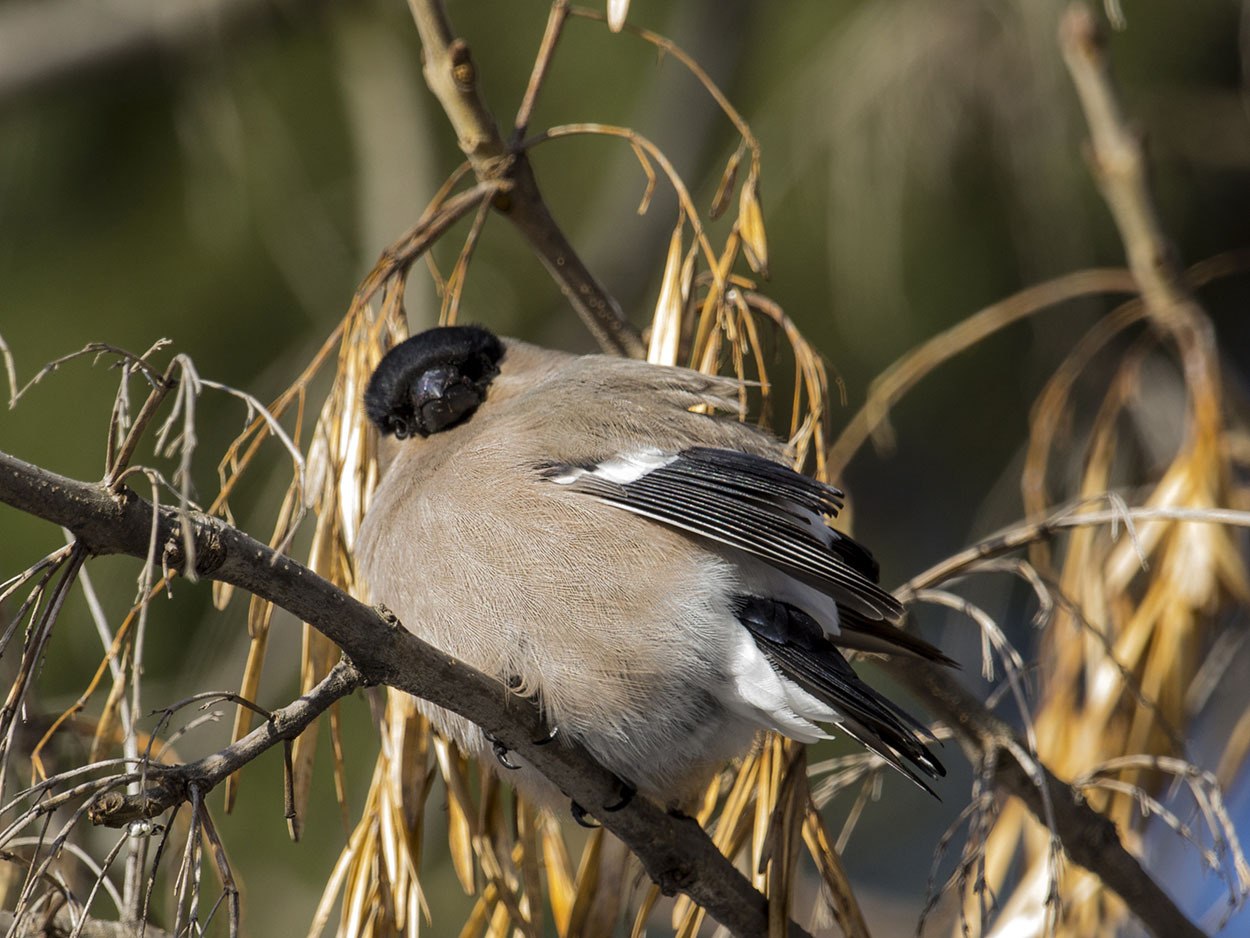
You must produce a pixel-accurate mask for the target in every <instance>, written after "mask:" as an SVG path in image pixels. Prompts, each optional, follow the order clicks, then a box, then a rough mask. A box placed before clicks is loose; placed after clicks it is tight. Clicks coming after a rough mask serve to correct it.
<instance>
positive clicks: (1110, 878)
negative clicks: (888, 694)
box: [887, 659, 1204, 938]
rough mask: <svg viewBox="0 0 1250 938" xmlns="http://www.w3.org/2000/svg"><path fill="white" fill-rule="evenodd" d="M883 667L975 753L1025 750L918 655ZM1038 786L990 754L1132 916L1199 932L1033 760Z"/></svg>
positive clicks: (1013, 787) (1104, 822)
mask: <svg viewBox="0 0 1250 938" xmlns="http://www.w3.org/2000/svg"><path fill="white" fill-rule="evenodd" d="M887 669H888V670H889V671H890V673H892V674H893V675H895V676H896V677H897V678H898V679H899V680H901V681H902V682H903V683H905V684H906V685H907V686H908V687H910V688H911V689H912V690H913V691H914V692H915V693H916V694H917V695H919V696H920V698H921V699H922V700H923V701H924V702H925V705H926V706H927V707H928V708H929V710H930V711H931V712H933V714H934V715H935V716H937V717H938V718H939V719H941V720H942V721H943V722H944V723H946V724H947V725H948V726H950V728H951V729H952V730H953V731H954V733H955V736H956V737H957V738H958V740H959V742H960V744H961V745H962V746H963V747H964V749H965V750H966V751H967V752H968V753H969V754H970V755H971V756H972V757H973V758H974V759H975V758H979V757H981V756H983V755H985V754H986V753H990V752H994V751H1004V753H1003V754H1004V755H1005V756H1006V752H1005V751H1006V750H1015V751H1016V752H1022V751H1026V750H1027V747H1026V746H1025V745H1024V743H1023V741H1021V740H1020V739H1019V738H1018V737H1017V736H1016V734H1015V731H1014V730H1013V729H1012V728H1011V727H1010V726H1009V725H1008V724H1007V723H1005V722H1004V721H1003V720H1001V719H999V718H998V717H997V716H995V715H994V714H993V713H991V712H990V711H989V710H987V709H986V708H985V706H984V705H982V703H981V702H980V701H979V700H977V699H976V698H975V697H973V696H972V695H971V694H970V693H968V691H966V690H965V689H964V688H963V687H962V686H961V685H960V684H959V682H958V681H957V680H956V679H955V678H954V677H952V676H951V674H950V673H949V672H947V671H944V670H942V669H941V668H939V667H937V666H935V665H932V664H929V663H928V662H923V661H913V660H909V659H894V660H892V661H890V662H889V663H888V664H887ZM1036 766H1037V770H1038V771H1040V773H1041V779H1040V780H1039V781H1040V782H1041V785H1044V786H1045V793H1043V790H1042V787H1040V786H1039V784H1037V782H1035V781H1034V779H1033V778H1031V777H1030V775H1029V773H1028V771H1026V769H1025V767H1024V766H1023V765H1021V764H1020V761H1019V760H1017V759H1015V758H1014V757H1010V756H1008V757H1006V758H1000V759H998V760H997V772H996V780H997V782H998V784H999V785H1000V786H1002V788H1003V790H1004V791H1006V792H1008V793H1009V794H1011V795H1014V796H1015V797H1017V798H1019V799H1020V801H1021V802H1022V803H1023V804H1024V806H1025V807H1026V808H1028V810H1029V812H1030V813H1031V814H1032V815H1033V816H1034V817H1035V818H1037V819H1038V821H1040V822H1041V823H1042V824H1044V825H1050V824H1053V825H1054V831H1053V832H1054V834H1055V836H1057V837H1058V838H1059V841H1060V843H1062V844H1063V850H1064V853H1066V854H1067V855H1068V857H1069V858H1070V859H1071V860H1072V861H1073V862H1074V863H1078V864H1080V865H1081V866H1083V867H1085V868H1086V869H1087V870H1089V871H1090V872H1092V873H1094V874H1095V875H1096V876H1097V877H1098V878H1099V879H1100V880H1102V883H1103V885H1105V886H1106V887H1107V888H1108V889H1111V890H1113V891H1114V892H1115V893H1116V894H1117V895H1118V896H1119V897H1120V898H1121V899H1123V900H1124V902H1125V904H1126V905H1127V906H1128V907H1129V909H1130V910H1131V911H1132V913H1133V914H1134V915H1135V916H1136V917H1137V920H1138V921H1139V922H1141V923H1142V925H1144V926H1145V927H1146V928H1147V929H1149V930H1150V932H1151V933H1152V934H1154V935H1155V936H1157V938H1173V936H1175V938H1204V933H1203V932H1202V930H1201V929H1199V928H1198V926H1196V925H1194V924H1193V923H1192V922H1190V921H1189V919H1187V918H1186V917H1185V915H1184V913H1183V912H1181V910H1180V909H1179V908H1177V906H1176V903H1175V902H1173V901H1172V899H1171V898H1170V897H1169V896H1168V894H1167V893H1166V892H1164V891H1163V889H1162V888H1161V887H1160V886H1159V884H1158V883H1156V882H1155V881H1154V880H1153V879H1152V878H1151V877H1150V875H1149V874H1148V873H1147V872H1146V871H1145V870H1144V869H1142V866H1141V864H1140V863H1138V862H1137V858H1136V857H1134V856H1133V855H1132V854H1131V853H1129V852H1128V850H1126V849H1125V848H1124V844H1123V843H1121V841H1120V838H1119V835H1118V834H1117V833H1116V829H1115V825H1114V824H1112V823H1111V821H1109V820H1108V819H1107V818H1106V817H1104V816H1103V815H1101V814H1099V813H1098V812H1097V811H1095V810H1094V809H1093V808H1091V807H1090V806H1089V805H1087V804H1086V803H1085V802H1084V801H1083V800H1082V799H1081V798H1080V797H1079V796H1078V795H1077V793H1076V792H1075V791H1074V790H1073V788H1072V786H1070V785H1067V784H1065V783H1064V782H1062V781H1060V780H1059V779H1058V778H1056V777H1055V776H1054V774H1052V773H1051V771H1050V770H1049V769H1048V768H1046V766H1045V765H1043V764H1042V762H1041V761H1040V760H1038V761H1037V763H1036Z"/></svg>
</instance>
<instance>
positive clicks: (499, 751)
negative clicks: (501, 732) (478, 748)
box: [483, 733, 520, 772]
mask: <svg viewBox="0 0 1250 938" xmlns="http://www.w3.org/2000/svg"><path fill="white" fill-rule="evenodd" d="M483 735H484V736H485V737H486V741H487V742H488V743H490V748H491V751H492V752H494V754H495V761H496V762H498V763H499V764H500V765H502V766H503V767H504V768H505V769H508V770H509V771H511V772H515V771H516V770H517V769H519V768H520V766H519V765H517V764H516V763H515V762H513V761H512V760H511V759H509V758H508V753H509V751H510V750H509V749H508V747H507V746H505V745H504V744H503V741H502V740H500V739H497V738H495V737H494V736H491V735H490V734H489V733H484V734H483Z"/></svg>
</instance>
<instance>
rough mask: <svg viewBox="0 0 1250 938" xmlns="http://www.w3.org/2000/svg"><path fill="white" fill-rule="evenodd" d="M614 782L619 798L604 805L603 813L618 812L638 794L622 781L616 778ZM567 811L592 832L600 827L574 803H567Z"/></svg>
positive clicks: (633, 788)
mask: <svg viewBox="0 0 1250 938" xmlns="http://www.w3.org/2000/svg"><path fill="white" fill-rule="evenodd" d="M616 781H617V784H618V785H619V786H620V790H621V791H620V798H618V799H617V800H616V801H614V802H612V804H605V805H604V806H603V810H604V811H620V810H621V809H622V808H624V807H625V806H626V805H628V804H629V803H630V802H631V801H633V800H634V795H636V794H638V789H637V788H635V787H634V786H633V785H632V784H630V783H629V782H627V781H625V780H624V779H622V778H618V779H617V780H616ZM569 810H570V811H571V812H572V814H573V820H575V821H576V822H577V823H578V824H580V825H581V826H582V827H588V828H591V829H592V830H593V829H594V828H596V827H599V826H600V825H599V822H598V821H595V820H593V819H592V818H591V817H590V815H589V813H588V812H587V811H586V809H585V808H583V807H582V806H581V805H580V804H578V803H577V802H576V801H572V802H569Z"/></svg>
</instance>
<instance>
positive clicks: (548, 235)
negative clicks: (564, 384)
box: [408, 0, 645, 358]
mask: <svg viewBox="0 0 1250 938" xmlns="http://www.w3.org/2000/svg"><path fill="white" fill-rule="evenodd" d="M408 6H409V7H410V9H411V10H412V17H413V20H415V22H416V24H417V32H418V33H420V36H421V48H422V53H423V56H422V58H423V71H424V73H425V80H426V83H427V84H428V85H429V86H430V90H431V91H432V92H434V96H435V97H436V98H438V102H439V104H440V105H442V108H443V111H444V113H446V115H447V119H448V120H449V121H450V122H451V126H452V129H453V130H454V131H455V132H456V140H457V142H458V143H459V144H460V149H461V150H462V151H463V152H464V155H465V156H466V157H468V159H469V164H470V165H471V166H472V167H473V172H474V173H475V174H476V175H477V177H478V179H479V180H481V181H483V182H485V181H488V180H497V179H507V180H509V181H511V183H512V188H511V189H510V190H509V191H507V192H501V193H500V194H499V195H497V196H496V197H495V200H494V202H493V205H494V207H495V210H496V211H498V212H499V213H500V214H501V215H503V216H504V217H505V218H507V219H508V220H509V221H511V222H512V224H514V225H516V227H517V230H519V231H520V232H521V234H522V235H523V236H524V237H525V239H526V241H528V242H529V245H530V248H531V249H532V250H533V251H534V253H535V254H537V255H538V258H539V260H541V261H542V263H543V266H544V267H546V268H547V272H548V273H549V274H551V276H552V278H553V279H554V280H555V281H556V283H557V284H559V286H560V289H561V290H562V291H563V293H564V295H565V297H566V298H567V299H568V301H569V303H570V304H571V305H572V306H573V309H574V310H576V311H577V314H578V315H579V316H580V317H581V319H582V322H584V323H585V324H586V328H588V329H589V330H590V332H591V334H592V335H593V336H594V337H595V339H596V340H597V341H598V342H599V344H600V345H601V346H602V347H603V349H604V350H605V351H609V352H615V353H617V354H621V355H629V356H631V357H633V358H642V357H643V356H644V355H645V349H644V347H643V344H642V340H641V339H640V338H639V336H638V332H637V330H635V329H634V327H633V326H631V325H630V323H629V321H628V320H627V319H626V318H625V314H624V313H623V312H622V311H621V307H620V304H618V303H617V302H616V300H615V299H614V298H613V297H612V296H611V295H610V294H609V293H608V291H607V290H606V289H605V288H604V287H603V285H602V284H600V283H599V281H598V280H597V279H595V276H594V274H592V273H591V272H590V270H589V269H588V268H587V267H586V265H585V264H584V263H583V262H582V260H581V258H580V257H579V256H578V255H577V252H576V251H574V250H573V246H572V244H570V243H569V240H568V238H567V237H566V236H565V234H564V232H563V231H562V230H561V229H560V226H559V225H558V224H557V223H556V220H555V219H554V218H553V217H552V215H551V211H550V209H548V207H547V203H546V201H545V200H544V199H543V197H542V193H541V192H540V191H539V189H538V181H537V180H536V179H535V178H534V172H533V170H532V169H531V167H530V164H529V160H528V159H526V157H525V153H524V152H523V151H522V150H520V149H519V148H518V147H519V144H518V145H514V146H507V147H506V146H505V145H504V142H503V138H502V137H501V136H500V133H499V127H498V125H497V124H496V123H495V119H494V117H492V116H491V113H490V111H489V110H487V108H486V104H485V102H484V101H483V100H482V97H481V95H480V94H479V93H478V86H477V72H476V69H475V68H474V65H473V58H472V56H471V55H470V53H469V46H468V44H467V43H466V42H465V41H464V40H463V39H460V38H459V37H457V36H456V35H455V32H454V31H453V30H452V27H451V22H450V21H449V20H448V19H447V13H446V11H445V10H444V9H443V5H442V3H441V0H408ZM561 8H562V5H560V4H558V5H557V7H556V9H555V10H553V14H552V18H551V21H550V22H549V23H548V29H547V36H546V37H545V38H544V41H543V45H542V48H541V50H540V52H539V59H538V61H537V62H536V63H535V69H534V75H535V77H534V79H533V80H532V81H531V83H530V88H529V89H528V90H527V92H526V103H525V104H524V105H523V107H522V110H521V112H520V116H521V118H522V119H523V120H526V121H528V118H529V113H530V109H531V108H532V107H533V102H534V99H535V98H536V96H537V94H538V84H539V83H540V82H541V80H542V76H543V75H544V74H545V70H546V65H547V63H548V62H549V60H550V57H551V54H552V51H553V50H554V48H555V41H556V38H557V37H558V35H559V29H560V26H561V24H562V23H563V16H562V15H560V12H559V11H560V9H561Z"/></svg>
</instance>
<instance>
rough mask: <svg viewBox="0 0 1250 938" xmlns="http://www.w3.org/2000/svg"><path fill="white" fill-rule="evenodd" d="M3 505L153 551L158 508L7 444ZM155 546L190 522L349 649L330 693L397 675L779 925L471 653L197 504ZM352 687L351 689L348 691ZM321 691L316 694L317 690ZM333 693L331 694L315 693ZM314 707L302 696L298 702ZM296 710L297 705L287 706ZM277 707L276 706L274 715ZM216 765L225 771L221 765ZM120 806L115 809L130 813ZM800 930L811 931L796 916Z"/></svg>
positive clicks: (236, 571)
mask: <svg viewBox="0 0 1250 938" xmlns="http://www.w3.org/2000/svg"><path fill="white" fill-rule="evenodd" d="M0 502H4V503H6V504H9V505H11V506H13V507H14V508H16V509H18V510H20V511H23V512H26V513H27V514H31V515H34V516H36V517H39V518H43V519H44V520H46V521H50V522H52V523H54V524H59V525H62V526H63V527H66V528H68V529H69V530H70V531H71V532H73V534H74V535H75V536H76V537H77V538H79V539H80V540H81V541H82V542H83V543H84V545H86V546H87V547H88V548H89V549H90V550H91V552H92V553H94V554H100V555H103V554H124V555H128V556H131V557H136V558H139V559H147V557H148V545H149V541H150V538H151V536H152V534H153V530H152V525H153V517H154V515H153V511H152V505H151V504H150V503H148V502H147V501H145V500H144V499H142V498H140V497H139V496H138V495H136V494H135V493H134V492H132V491H130V490H128V489H124V490H122V491H121V492H119V493H116V494H113V493H110V492H109V491H108V490H107V489H106V488H105V487H103V486H101V485H98V484H92V483H87V482H80V481H77V480H74V479H69V478H66V477H64V476H60V475H56V474H55V473H51V472H48V471H47V470H44V469H41V468H39V467H38V466H34V465H31V464H30V463H27V462H24V461H23V460H20V459H18V458H16V457H14V456H10V455H8V454H5V453H0ZM155 518H156V532H155V534H156V543H157V544H158V545H160V546H159V550H160V553H161V556H159V557H156V558H153V562H154V563H156V564H158V565H164V566H166V567H168V568H169V569H173V570H178V569H181V567H182V565H183V563H184V561H185V556H186V555H185V553H184V548H183V544H184V534H183V531H182V529H181V526H182V523H183V519H184V518H185V519H186V521H187V523H189V524H190V525H191V527H192V530H191V531H190V532H189V534H190V536H191V538H192V539H193V541H194V543H195V547H196V549H195V554H194V556H195V573H196V575H197V576H200V577H204V578H206V579H213V580H218V581H220V582H223V583H229V584H232V585H234V586H237V587H241V588H242V589H245V590H247V591H249V592H251V593H253V594H255V595H257V596H260V597H262V598H264V599H268V600H270V601H272V602H274V603H276V604H277V605H279V606H281V607H282V608H284V609H286V610H287V611H288V612H290V613H292V614H293V615H294V616H296V617H297V618H299V619H302V620H303V621H305V622H308V623H309V624H311V625H312V626H313V627H314V628H316V629H317V630H318V631H320V632H321V633H322V634H324V635H325V636H326V637H327V638H329V639H330V640H331V641H333V642H335V643H336V644H337V645H338V646H339V647H340V648H342V649H343V651H344V652H345V653H346V654H347V655H348V657H349V658H350V661H351V663H350V665H349V664H343V665H341V666H340V668H339V669H337V670H339V671H340V678H336V681H338V680H339V679H341V680H342V681H343V684H338V683H333V684H331V685H323V686H322V687H319V688H318V691H322V692H324V694H325V695H331V694H339V696H342V694H341V693H339V691H340V690H342V693H348V692H350V689H351V688H350V686H348V685H351V684H352V682H353V681H355V680H357V679H358V678H356V677H354V676H353V674H354V673H358V675H359V676H360V678H362V679H363V680H364V681H367V682H371V683H379V684H387V685H389V686H391V687H395V688H397V689H399V690H403V691H406V692H408V693H410V694H414V695H416V696H419V697H422V698H424V699H426V700H429V701H431V702H432V703H434V704H437V705H438V706H440V707H445V708H447V709H449V710H452V711H454V712H456V713H459V714H461V715H462V716H464V717H467V718H468V719H470V720H472V721H473V722H474V723H476V724H478V725H479V726H481V727H482V729H484V730H485V731H486V732H488V733H490V734H492V735H493V736H495V737H497V738H498V739H499V740H501V741H502V742H503V744H504V745H505V746H507V747H508V748H509V749H511V750H514V751H516V752H517V753H518V754H519V755H521V756H522V757H523V758H525V759H526V760H527V761H529V762H530V763H531V764H533V765H534V767H535V768H537V769H538V770H539V771H540V772H542V773H543V774H544V775H545V776H546V777H547V778H549V779H550V780H551V781H552V782H554V783H555V784H556V785H557V786H558V787H559V788H560V790H561V791H563V792H564V793H565V794H566V795H568V796H569V797H570V798H572V799H573V800H575V801H576V802H577V803H578V804H581V805H585V806H586V807H587V808H588V809H589V810H590V811H591V813H592V814H594V815H595V816H596V817H597V818H599V819H600V820H602V822H603V824H604V826H605V827H607V828H608V829H609V830H610V831H611V832H612V833H613V834H615V835H616V836H617V837H619V838H620V839H621V840H622V841H624V843H625V844H626V845H627V846H629V848H630V849H631V850H632V851H633V852H634V853H635V854H636V855H637V856H638V858H639V859H640V860H641V861H642V864H643V866H644V867H645V868H646V870H647V872H648V873H649V874H650V876H651V877H652V879H654V880H655V881H656V883H658V884H659V886H660V888H661V889H662V890H663V891H664V892H665V893H666V894H670V895H671V894H674V893H676V892H679V891H680V892H684V893H686V894H687V895H688V896H690V898H691V899H692V900H694V901H695V902H697V903H698V904H699V905H701V906H702V907H703V908H705V909H706V910H707V911H708V913H709V914H710V915H712V917H713V918H715V919H716V920H717V921H718V922H720V923H721V924H722V925H724V926H725V927H726V928H727V929H729V930H730V931H731V932H732V933H734V934H736V935H763V934H767V933H768V909H767V903H766V901H765V899H764V897H763V896H762V895H760V894H759V893H758V892H757V891H756V890H755V889H753V888H752V886H751V884H750V883H749V882H748V881H747V879H746V878H745V877H743V876H742V874H741V873H739V872H738V871H737V870H736V869H735V868H734V866H733V864H732V863H731V862H730V861H729V860H728V859H727V858H726V857H724V856H723V855H722V854H721V853H720V851H719V850H717V849H716V847H715V846H714V845H713V844H712V842H711V840H709V839H708V837H707V835H706V834H705V833H704V832H703V830H702V829H701V828H700V827H699V825H698V824H697V823H696V822H695V821H693V820H691V819H690V818H686V817H674V816H672V815H670V814H667V813H666V812H665V811H663V810H662V809H661V808H659V807H657V806H656V805H655V804H653V803H651V802H650V801H648V800H647V799H645V798H635V799H634V800H633V801H632V802H631V803H630V804H629V805H628V806H626V807H625V808H624V809H622V810H619V811H613V812H606V811H604V810H602V808H603V806H605V805H610V804H615V803H616V802H617V801H618V800H619V787H618V782H617V780H616V779H615V777H614V776H613V775H612V773H610V772H608V771H607V770H606V769H604V768H603V767H601V766H599V765H598V764H597V763H595V762H594V760H593V759H591V758H590V756H589V755H587V754H586V752H585V751H584V750H582V749H581V748H580V747H576V746H573V745H557V746H543V745H536V744H535V743H534V740H539V739H541V738H542V737H543V735H544V731H545V727H544V726H543V723H542V719H541V716H540V715H539V713H538V709H537V707H536V706H534V704H533V703H532V702H530V701H528V700H524V699H522V698H518V697H516V696H515V695H513V694H512V693H510V692H509V691H508V690H507V689H506V688H505V687H504V686H503V685H502V684H500V683H498V682H497V681H494V680H492V679H491V678H489V677H487V676H486V675H484V674H482V673H481V672H480V671H477V670H475V669H473V668H471V667H469V666H468V665H466V664H464V663H463V662H461V661H458V660H456V659H455V658H452V657H451V656H449V655H447V654H444V653H443V652H441V651H439V650H438V649H437V648H434V647H433V646H431V645H428V644H426V643H425V642H422V641H421V640H420V639H418V638H417V637H416V636H415V635H413V634H412V633H410V632H408V631H407V630H406V629H404V628H403V626H402V625H401V624H400V623H399V622H398V621H397V620H396V619H395V618H394V617H393V616H390V615H389V614H387V613H385V611H379V610H377V609H373V608H371V607H369V606H366V605H364V604H363V603H360V602H358V601H356V600H355V599H353V598H352V597H351V596H349V595H347V594H346V593H344V592H343V591H342V590H340V589H338V588H337V587H335V586H333V585H332V584H331V583H329V582H328V581H326V580H324V579H322V578H321V577H320V576H318V575H317V574H315V573H313V572H312V571H311V570H309V569H308V568H307V567H304V566H303V565H302V564H299V563H297V562H296V561H294V560H292V559H290V558H289V557H285V556H283V555H281V554H277V553H275V552H274V551H272V550H270V549H269V548H268V547H267V546H265V545H264V544H262V543H261V542H259V541H257V540H255V539H254V538H252V537H249V536H248V535H247V534H245V533H243V532H242V531H239V530H238V529H236V528H233V527H231V526H229V525H227V524H225V523H224V522H222V521H220V520H218V519H216V518H211V517H209V516H207V515H204V514H201V513H198V512H188V513H187V514H186V515H183V516H181V517H180V514H179V512H178V511H177V510H176V509H173V508H162V509H161V510H160V511H159V512H157V513H156V515H155ZM344 688H346V689H344ZM318 691H314V692H313V693H312V694H310V695H309V698H313V697H314V695H318ZM316 699H317V701H318V702H320V701H323V700H324V698H323V697H322V696H319V695H318V696H317V697H316ZM304 705H306V706H308V708H309V709H312V708H314V706H315V705H314V704H313V703H311V702H310V703H307V704H304V703H303V702H301V701H297V702H296V703H295V704H293V705H292V706H293V707H300V706H304ZM286 709H290V708H286ZM275 716H276V715H275ZM277 732H278V730H276V729H274V728H272V724H271V723H267V724H266V725H264V726H262V727H259V728H258V729H257V730H256V731H254V732H253V734H251V735H249V736H248V737H245V739H244V740H241V741H240V743H239V744H236V745H242V744H243V743H248V741H249V740H251V741H252V742H250V743H248V745H251V746H255V747H258V748H257V749H256V751H257V752H259V751H263V748H265V747H263V746H261V743H263V742H268V744H270V745H271V744H272V742H276V739H272V738H271V736H270V735H268V734H276V733H277ZM232 750H234V747H231V748H230V749H228V750H225V753H231V754H230V755H225V754H223V753H218V754H217V755H216V756H210V757H209V759H208V760H201V761H200V763H193V765H195V766H198V767H199V768H198V769H197V771H201V770H202V771H209V765H208V764H209V763H211V762H213V761H214V760H217V759H218V758H221V759H222V760H223V766H222V767H221V777H224V774H226V773H228V772H229V771H233V768H231V766H233V767H237V765H235V762H236V761H238V757H239V756H241V754H242V753H241V752H240V751H239V750H234V751H233V752H232ZM214 771H215V770H214ZM146 794H148V795H149V796H151V797H150V800H149V802H148V803H149V805H150V808H149V810H145V811H144V812H143V813H144V814H146V815H147V816H153V815H155V814H158V813H160V811H162V810H164V809H165V807H167V806H168V804H170V803H176V801H177V799H175V802H167V801H166V794H165V793H164V792H163V791H156V792H148V793H146ZM119 809H120V808H118V809H115V810H119ZM789 934H790V935H791V936H792V938H802V936H803V935H805V934H806V933H805V932H804V931H803V930H802V929H801V928H799V927H798V926H796V925H794V924H790V926H789Z"/></svg>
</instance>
